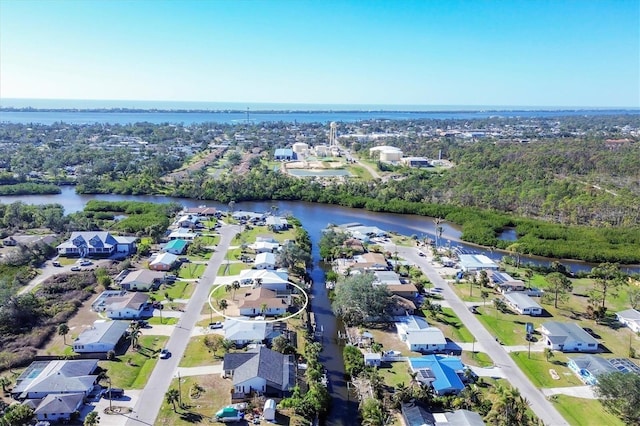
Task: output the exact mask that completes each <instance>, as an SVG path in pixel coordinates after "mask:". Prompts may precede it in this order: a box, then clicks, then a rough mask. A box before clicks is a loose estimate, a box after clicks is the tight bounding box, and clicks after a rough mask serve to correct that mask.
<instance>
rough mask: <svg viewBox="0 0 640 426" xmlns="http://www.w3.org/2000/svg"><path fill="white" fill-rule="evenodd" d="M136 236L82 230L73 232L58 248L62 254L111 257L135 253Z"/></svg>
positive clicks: (68, 255)
mask: <svg viewBox="0 0 640 426" xmlns="http://www.w3.org/2000/svg"><path fill="white" fill-rule="evenodd" d="M137 240H138V238H137V237H135V236H121V235H111V234H110V233H109V232H106V231H81V232H73V233H71V237H70V238H69V239H68V240H67V241H65V242H64V243H62V244H60V245H58V246H57V247H56V249H57V250H58V254H59V255H60V256H67V257H110V256H113V255H115V254H121V255H128V254H130V253H135V251H136V241H137Z"/></svg>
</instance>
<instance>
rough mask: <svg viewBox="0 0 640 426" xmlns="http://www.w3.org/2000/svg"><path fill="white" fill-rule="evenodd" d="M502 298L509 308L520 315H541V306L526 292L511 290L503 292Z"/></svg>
mask: <svg viewBox="0 0 640 426" xmlns="http://www.w3.org/2000/svg"><path fill="white" fill-rule="evenodd" d="M504 300H505V302H506V303H507V305H509V307H510V308H511V309H513V310H514V311H516V312H517V313H519V314H520V315H531V316H538V315H542V306H540V305H539V304H538V303H536V302H535V301H534V300H533V299H532V298H530V297H529V296H527V294H526V293H523V292H519V291H512V292H511V293H505V295H504Z"/></svg>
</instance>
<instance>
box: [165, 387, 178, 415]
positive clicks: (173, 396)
mask: <svg viewBox="0 0 640 426" xmlns="http://www.w3.org/2000/svg"><path fill="white" fill-rule="evenodd" d="M165 398H166V400H167V402H168V403H169V404H172V405H173V411H174V412H176V411H177V408H176V402H178V401H179V399H180V393H179V392H178V390H177V389H174V388H171V389H169V390H168V391H167V393H166V394H165Z"/></svg>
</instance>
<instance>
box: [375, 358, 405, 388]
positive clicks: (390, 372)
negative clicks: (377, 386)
mask: <svg viewBox="0 0 640 426" xmlns="http://www.w3.org/2000/svg"><path fill="white" fill-rule="evenodd" d="M386 365H389V366H390V367H386ZM386 365H385V364H382V367H380V368H379V369H378V372H379V373H380V376H382V379H383V380H384V383H385V384H386V385H387V386H391V387H396V386H397V385H399V384H400V383H404V384H405V385H406V386H409V384H410V383H411V376H410V375H409V364H408V363H406V362H404V361H398V362H390V363H386Z"/></svg>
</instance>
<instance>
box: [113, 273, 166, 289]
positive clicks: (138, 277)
mask: <svg viewBox="0 0 640 426" xmlns="http://www.w3.org/2000/svg"><path fill="white" fill-rule="evenodd" d="M163 280H164V272H158V271H149V270H148V269H138V270H137V271H132V272H130V273H129V274H127V276H126V277H124V278H123V279H122V281H121V282H120V286H121V287H122V288H123V289H124V290H137V291H148V290H151V289H154V288H157V287H158V286H159V285H160V283H161V282H162V281H163Z"/></svg>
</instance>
